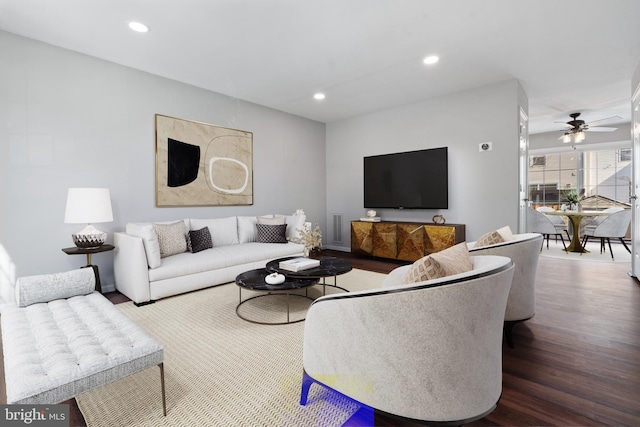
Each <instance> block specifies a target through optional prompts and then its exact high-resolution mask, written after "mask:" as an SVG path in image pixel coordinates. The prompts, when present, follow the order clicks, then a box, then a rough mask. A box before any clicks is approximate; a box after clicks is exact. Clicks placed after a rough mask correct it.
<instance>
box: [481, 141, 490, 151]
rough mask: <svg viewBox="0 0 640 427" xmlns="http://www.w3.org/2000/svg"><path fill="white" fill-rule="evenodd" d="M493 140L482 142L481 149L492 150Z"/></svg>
mask: <svg viewBox="0 0 640 427" xmlns="http://www.w3.org/2000/svg"><path fill="white" fill-rule="evenodd" d="M491 145H492V144H491V142H481V143H480V151H491V148H492V147H491Z"/></svg>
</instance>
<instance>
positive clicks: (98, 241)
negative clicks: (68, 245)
mask: <svg viewBox="0 0 640 427" xmlns="http://www.w3.org/2000/svg"><path fill="white" fill-rule="evenodd" d="M71 238H72V239H73V243H75V245H76V246H77V247H79V248H83V249H88V248H98V247H100V246H102V245H103V244H104V242H105V241H106V240H107V233H100V234H72V235H71Z"/></svg>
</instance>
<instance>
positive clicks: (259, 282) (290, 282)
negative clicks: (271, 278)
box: [236, 268, 318, 325]
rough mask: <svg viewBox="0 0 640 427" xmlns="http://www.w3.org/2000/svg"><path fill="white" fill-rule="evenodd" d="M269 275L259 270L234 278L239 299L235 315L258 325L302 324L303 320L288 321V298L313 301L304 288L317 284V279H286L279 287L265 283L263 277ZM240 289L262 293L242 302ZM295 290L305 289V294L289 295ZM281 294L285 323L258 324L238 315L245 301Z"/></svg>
mask: <svg viewBox="0 0 640 427" xmlns="http://www.w3.org/2000/svg"><path fill="white" fill-rule="evenodd" d="M271 273H272V272H271V271H267V270H266V269H264V268H259V269H257V270H250V271H245V272H244V273H241V274H239V275H238V276H237V277H236V285H238V292H239V298H240V301H239V302H238V305H237V306H236V314H237V315H238V317H239V318H241V319H243V320H246V321H247V322H251V323H258V324H260V325H286V324H288V323H297V322H302V321H303V320H304V318H302V319H298V320H293V321H291V320H290V318H289V297H290V296H291V297H297V298H307V299H309V300H311V301H313V298H311V297H309V296H308V294H307V289H305V288H308V287H309V286H313V285H315V284H317V283H318V278H317V277H306V278H304V277H302V278H294V277H286V278H285V281H284V282H283V283H280V284H279V285H270V284H268V283H267V282H265V277H266V276H267V275H269V274H271ZM242 289H247V290H251V291H259V292H264V293H263V294H261V295H256V296H253V297H250V298H247V299H246V300H244V301H243V300H242ZM297 289H305V294H304V295H300V294H295V293H291V291H295V290H297ZM282 293H284V294H285V299H286V304H287V321H286V322H260V321H257V320H252V319H249V318H247V317H246V316H243V315H242V314H241V313H240V306H241V305H242V304H244V303H246V302H247V301H251V300H254V299H256V298H264V297H268V296H276V295H280V294H282Z"/></svg>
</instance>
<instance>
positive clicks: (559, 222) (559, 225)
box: [536, 206, 571, 241]
mask: <svg viewBox="0 0 640 427" xmlns="http://www.w3.org/2000/svg"><path fill="white" fill-rule="evenodd" d="M536 210H537V211H538V212H542V213H543V214H544V213H545V212H555V209H553V208H551V207H549V206H540V207H538V208H536ZM545 216H546V217H547V218H549V221H551V222H552V223H553V225H554V226H555V227H556V230H557V231H558V232H560V233H562V232H563V231H564V232H565V233H566V234H567V239H569V240H571V236H570V235H569V226H568V225H567V223H566V221H565V220H564V218H562V217H560V216H556V215H554V216H551V215H547V214H545ZM556 241H558V236H556Z"/></svg>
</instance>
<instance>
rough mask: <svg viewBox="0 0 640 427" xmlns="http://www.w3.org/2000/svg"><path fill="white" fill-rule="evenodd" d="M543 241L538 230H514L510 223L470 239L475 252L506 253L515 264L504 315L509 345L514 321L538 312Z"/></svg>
mask: <svg viewBox="0 0 640 427" xmlns="http://www.w3.org/2000/svg"><path fill="white" fill-rule="evenodd" d="M542 241H543V237H542V236H541V235H540V234H538V233H522V234H512V232H511V229H510V228H509V227H508V226H506V227H503V228H501V229H499V230H495V231H491V232H489V233H487V234H485V235H484V236H481V237H480V238H479V239H478V240H477V241H475V242H470V243H468V247H469V253H470V254H471V255H500V256H506V257H509V258H511V260H512V261H513V262H514V264H515V271H514V274H513V281H512V283H511V289H510V291H509V298H508V300H507V307H506V310H505V315H504V335H505V339H506V340H507V344H508V345H509V347H513V337H512V330H513V327H514V325H515V324H516V323H518V322H522V321H525V320H528V319H530V318H532V317H533V316H534V315H535V306H536V272H537V269H538V258H539V257H540V250H539V248H540V245H541V244H542Z"/></svg>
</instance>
